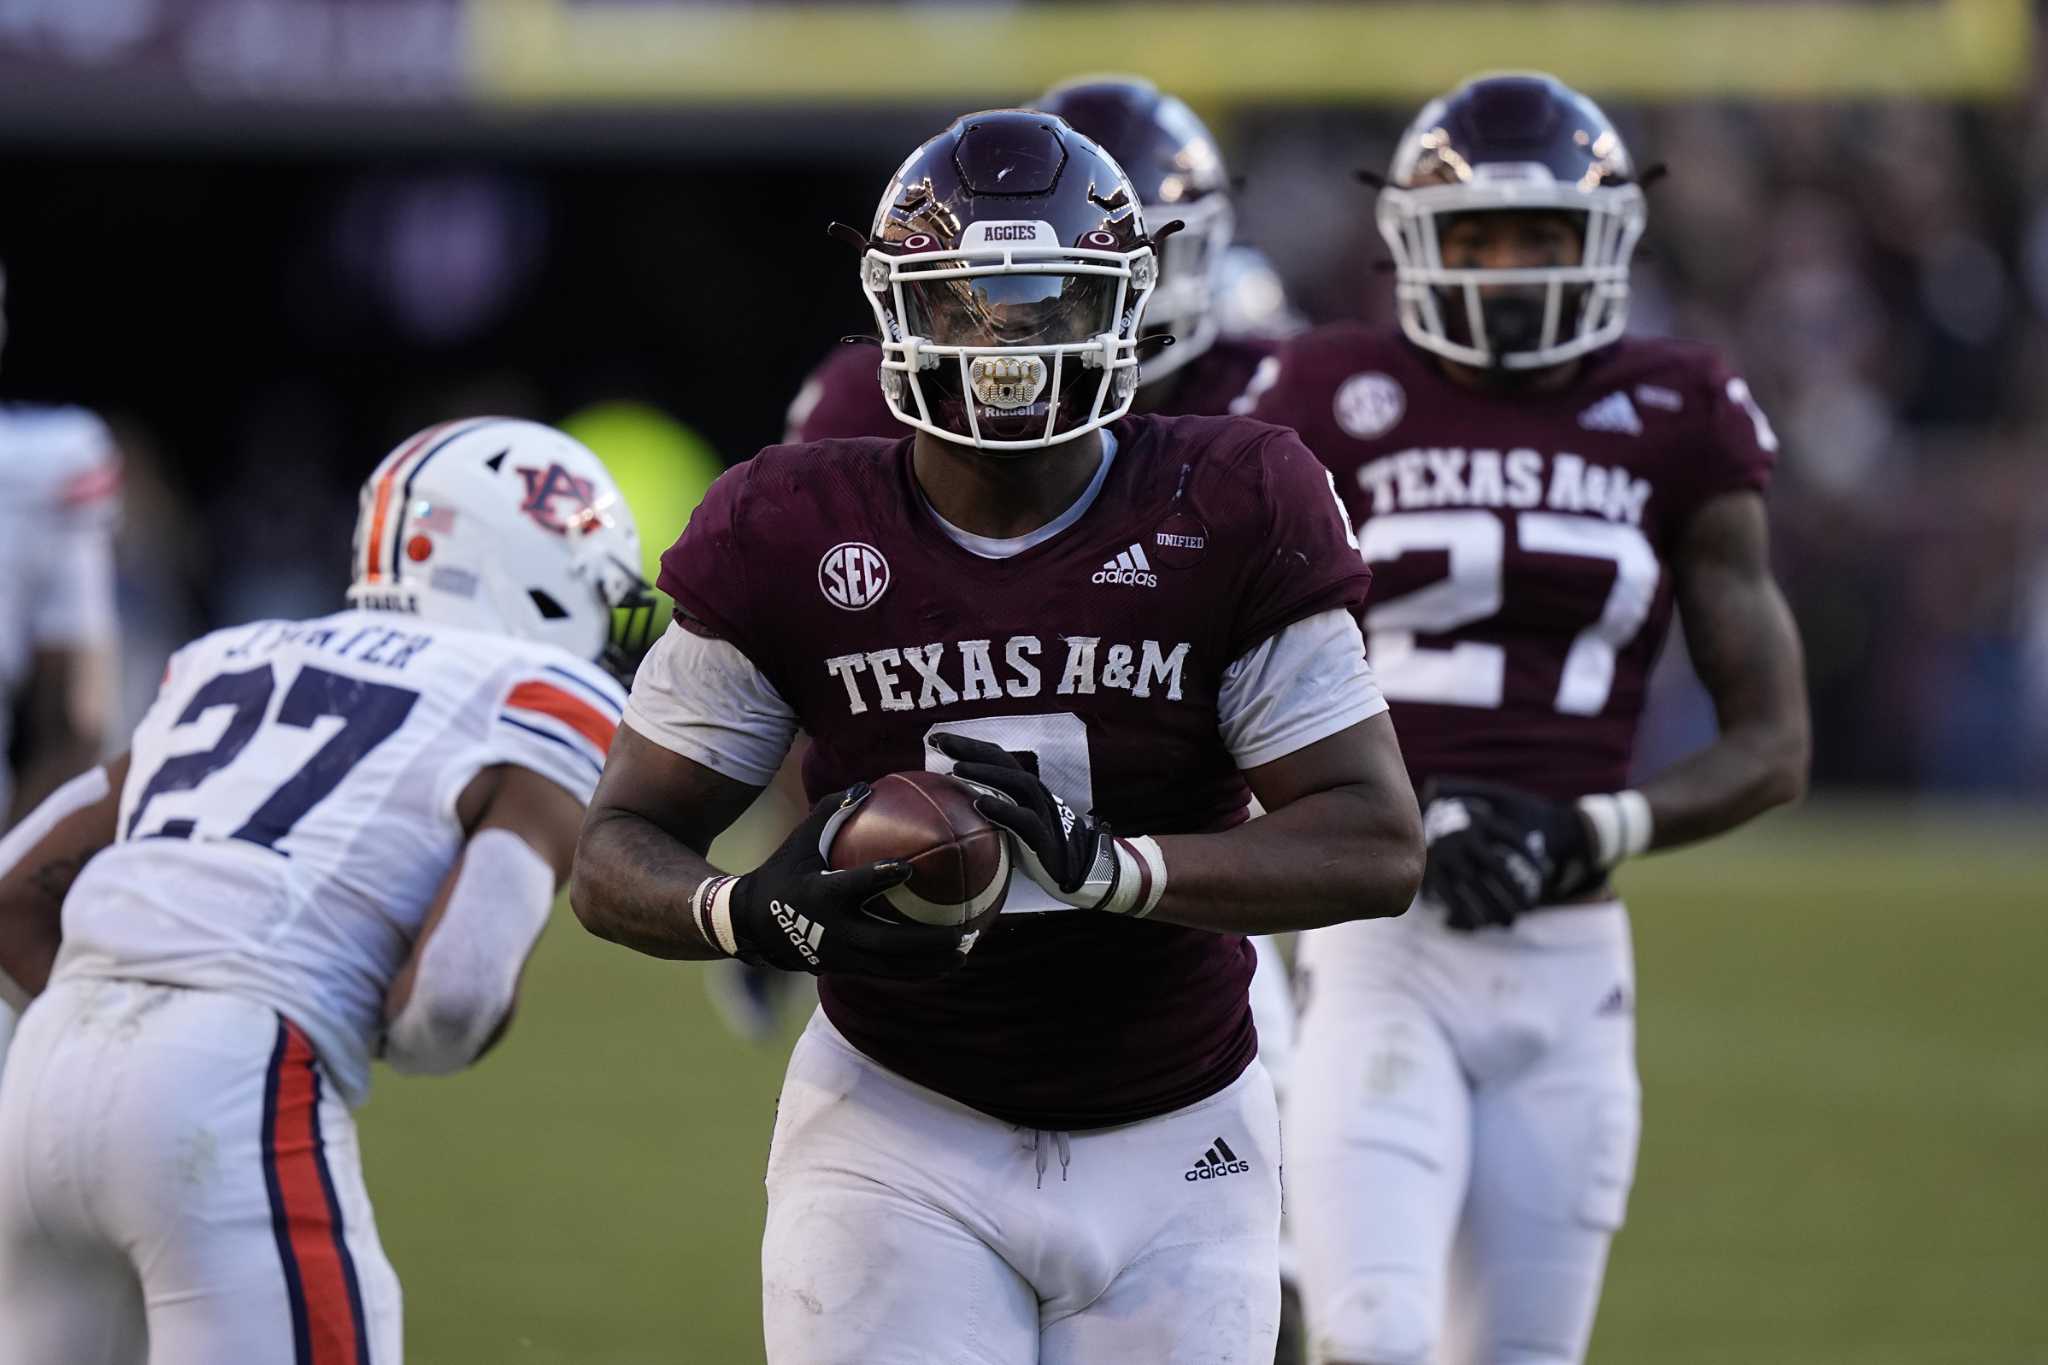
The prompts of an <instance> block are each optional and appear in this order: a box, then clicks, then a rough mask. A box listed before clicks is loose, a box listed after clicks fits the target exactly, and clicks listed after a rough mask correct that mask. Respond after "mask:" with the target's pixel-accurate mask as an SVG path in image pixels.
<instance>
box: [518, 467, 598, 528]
mask: <svg viewBox="0 0 2048 1365" xmlns="http://www.w3.org/2000/svg"><path fill="white" fill-rule="evenodd" d="M518 473H519V477H520V478H521V479H523V480H525V481H526V501H524V502H522V503H520V504H519V510H520V511H522V512H524V513H526V515H527V516H529V517H532V518H533V519H534V521H536V522H538V523H539V524H540V525H541V526H542V527H544V528H545V529H547V530H550V531H553V532H554V533H555V534H556V535H558V536H565V535H567V534H569V529H570V528H571V527H572V526H579V525H581V524H582V523H583V522H584V521H585V520H586V519H587V518H588V517H589V516H590V514H591V510H592V509H591V506H590V500H591V498H592V496H593V495H594V494H595V492H596V490H595V489H594V488H593V487H592V486H591V482H590V480H588V479H579V478H577V477H576V476H575V475H574V474H571V473H570V472H569V471H568V470H566V469H564V468H563V467H562V466H561V465H559V464H551V465H549V466H548V467H547V468H546V469H533V468H529V467H527V466H525V465H521V466H520V467H519V470H518ZM565 499H566V500H567V501H568V502H569V504H570V506H569V507H568V508H566V509H563V508H561V507H560V506H559V504H561V503H562V502H563V501H564V500H565ZM564 511H566V512H567V516H566V517H565V516H564V515H563V512H564Z"/></svg>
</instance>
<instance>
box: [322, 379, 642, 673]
mask: <svg viewBox="0 0 2048 1365" xmlns="http://www.w3.org/2000/svg"><path fill="white" fill-rule="evenodd" d="M353 556H354V558H353V560H352V563H353V565H354V582H353V583H351V584H350V585H349V590H348V600H349V604H350V605H351V606H355V607H366V608H371V609H376V610H384V611H406V612H413V613H416V614H418V615H420V616H423V617H426V618H427V619H428V620H430V621H440V622H445V623H446V624H448V625H451V626H461V627H465V628H467V629H470V630H482V631H491V632H495V633H498V634H503V635H514V636H518V637H519V638H521V639H527V640H538V641H541V642H542V643H545V644H550V645H555V646H558V647H559V648H562V649H565V650H567V651H569V652H570V653H571V654H574V655H576V656H577V657H579V658H584V659H590V660H593V661H598V662H602V663H604V664H605V666H606V667H608V668H610V669H611V670H612V671H613V672H614V673H617V674H620V675H621V676H624V677H630V676H631V668H632V667H633V666H634V665H636V664H637V663H638V655H639V654H640V653H641V652H644V650H645V648H646V645H647V643H648V642H649V640H650V639H651V638H652V631H653V627H654V622H653V619H652V618H653V603H652V599H651V597H650V595H649V593H648V591H647V583H646V580H645V579H643V578H641V577H640V572H639V565H640V533H639V531H638V530H637V529H636V528H635V526H634V525H633V513H632V511H631V509H630V508H628V507H627V506H626V500H625V498H624V496H623V495H621V494H620V492H619V488H618V485H617V484H616V483H614V482H613V481H612V476H611V474H610V473H609V472H608V471H607V470H606V469H605V467H604V462H603V461H601V460H599V459H598V458H597V456H596V455H594V454H592V453H591V451H590V450H589V448H588V447H586V446H585V445H583V443H582V442H580V441H577V440H576V439H574V438H573V437H570V436H567V435H565V434H563V433H562V432H559V431H557V430H555V429H554V428H553V427H550V426H544V425H542V424H541V423H539V422H525V421H520V420H518V419H516V418H510V417H472V418H468V419H466V420H463V421H456V422H443V423H440V424H439V425H437V426H431V427H428V428H427V429H426V430H425V431H422V432H419V433H418V434H416V435H414V436H411V437H409V438H408V439H406V440H404V441H401V442H400V443H399V444H398V447H397V448H396V449H394V450H393V451H392V452H391V453H390V454H389V455H386V456H385V457H384V459H383V460H382V461H381V462H379V464H378V465H377V469H376V472H374V473H373V474H371V475H370V477H369V479H368V481H366V482H365V483H364V484H363V491H362V497H361V502H360V507H359V510H358V511H357V513H356V534H355V542H354V550H353Z"/></svg>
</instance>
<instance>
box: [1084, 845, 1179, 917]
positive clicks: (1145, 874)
mask: <svg viewBox="0 0 2048 1365" xmlns="http://www.w3.org/2000/svg"><path fill="white" fill-rule="evenodd" d="M1110 843H1111V844H1112V845H1113V846H1114V847H1115V849H1116V890H1114V891H1112V892H1111V893H1110V896H1109V899H1108V900H1106V901H1104V902H1103V903H1102V905H1101V907H1100V908H1101V909H1104V910H1107V911H1109V913H1111V914H1112V915H1129V916H1130V917H1131V918H1132V919H1143V918H1145V916H1147V915H1149V914H1151V913H1152V909H1153V907H1154V906H1156V905H1158V904H1159V898H1160V897H1161V896H1163V895H1165V894H1166V854H1165V853H1164V852H1163V851H1162V850H1161V849H1160V847H1159V841H1158V840H1157V839H1154V838H1151V837H1150V836H1148V835H1143V834H1140V835H1138V836H1136V837H1135V838H1130V839H1126V838H1123V837H1122V836H1117V837H1115V838H1112V839H1111V840H1110Z"/></svg>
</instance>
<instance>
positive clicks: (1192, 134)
mask: <svg viewBox="0 0 2048 1365" xmlns="http://www.w3.org/2000/svg"><path fill="white" fill-rule="evenodd" d="M1036 107H1037V108H1038V109H1040V110H1041V111H1043V112H1045V113H1048V114H1057V115H1059V116H1060V117H1061V118H1063V119H1065V120H1066V121H1067V123H1068V124H1069V125H1070V126H1072V127H1073V128H1074V130H1075V131H1076V132H1079V133H1081V134H1082V135H1084V136H1086V137H1090V138H1093V139H1094V140H1095V141H1096V142H1098V143H1100V144H1101V145H1102V148H1103V150H1104V151H1106V152H1108V153H1109V154H1110V155H1111V156H1113V157H1115V158H1116V163H1117V165H1119V166H1122V167H1123V168H1124V174H1125V175H1127V176H1129V177H1130V179H1131V186H1132V188H1133V189H1135V190H1136V191H1137V192H1138V202H1139V204H1140V205H1141V206H1142V207H1143V209H1144V213H1145V217H1146V218H1147V219H1148V220H1150V221H1152V222H1155V223H1161V222H1165V221H1166V220H1167V219H1169V218H1178V219H1180V220H1181V222H1182V224H1183V226H1182V228H1181V230H1180V231H1179V232H1177V233H1174V234H1173V235H1172V236H1171V237H1170V238H1168V239H1167V240H1166V241H1165V242H1163V243H1162V244H1161V245H1160V248H1159V288H1158V290H1157V291H1156V292H1155V293H1154V294H1153V295H1152V302H1151V303H1150V304H1148V305H1147V306H1146V309H1145V331H1144V335H1145V336H1146V337H1152V336H1170V337H1172V338H1173V344H1172V345H1171V346H1169V347H1167V348H1166V349H1165V350H1163V351H1159V352H1157V353H1154V354H1149V355H1148V356H1147V358H1146V360H1145V367H1144V371H1143V373H1142V374H1141V375H1140V376H1139V381H1138V382H1139V383H1140V384H1150V383H1152V382H1153V381H1155V380H1158V379H1163V378H1165V377H1166V376H1167V375H1169V374H1172V373H1173V372H1174V371H1175V370H1178V369H1180V368H1181V367H1182V366H1183V365H1186V364H1187V363H1188V362H1189V361H1191V360H1193V359H1195V358H1196V357H1197V356H1199V355H1201V354H1202V352H1204V351H1206V350H1208V349H1209V347H1210V346H1211V345H1212V344H1214V342H1215V340H1216V335H1217V332H1218V331H1219V330H1220V329H1219V326H1218V318H1217V311H1218V310H1217V306H1216V305H1217V295H1218V294H1219V293H1220V292H1221V283H1222V271H1223V258H1224V254H1225V253H1226V252H1227V251H1229V249H1230V238H1231V234H1232V233H1233V232H1234V231H1235V229H1236V218H1235V215H1234V214H1233V213H1232V211H1231V205H1230V177H1229V175H1228V174H1226V173H1225V171H1224V169H1223V155H1222V153H1221V152H1219V151H1217V149H1216V139H1215V138H1214V137H1212V136H1210V134H1209V130H1208V128H1207V127H1206V126H1204V125H1203V123H1202V121H1201V120H1200V119H1199V118H1197V117H1195V111H1194V110H1192V109H1190V108H1188V107H1187V105H1185V104H1183V103H1182V102H1181V101H1179V100H1177V99H1175V98H1174V97H1173V96H1172V95H1168V94H1165V93H1164V92H1162V91H1161V90H1160V89H1159V87H1158V86H1156V85H1154V84H1152V82H1150V81H1148V80H1145V79H1144V78H1143V77H1140V76H1086V77H1082V78H1080V79H1078V80H1072V81H1065V82H1062V83H1061V84H1059V85H1055V86H1054V87H1053V88H1052V89H1050V90H1048V91H1046V92H1045V94H1044V95H1042V96H1040V97H1039V99H1038V102H1037V105H1036Z"/></svg>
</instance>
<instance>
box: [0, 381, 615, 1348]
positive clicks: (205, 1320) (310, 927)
mask: <svg viewBox="0 0 2048 1365" xmlns="http://www.w3.org/2000/svg"><path fill="white" fill-rule="evenodd" d="M354 554H355V582H354V584H353V586H352V587H351V588H350V589H349V594H348V596H349V603H350V605H349V608H348V609H347V610H345V611H342V612H338V613H336V614H334V615H332V616H327V617H322V618H319V619H316V620H310V621H264V622H258V623H256V624H253V625H246V626H239V627H235V628H232V629H228V630H222V631H216V632H214V633H213V634H211V635H207V636H205V637H203V638H201V639H199V640H197V641H195V642H193V643H192V644H190V645H188V646H186V647H185V648H184V649H182V650H180V651H179V652H178V653H177V654H176V655H174V656H173V657H172V660H171V663H170V668H169V670H168V672H167V673H166V675H165V678H164V682H163V686H162V689H161V691H160V692H159V694H158V696H157V699H156V702H155V704H154V705H153V706H152V707H151V708H150V710H149V712H148V714H147V715H146V716H145V717H144V718H143V721H142V723H141V725H140V726H139V727H138V728H137V730H136V732H135V735H134V738H133V741H132V744H131V746H130V748H129V750H128V752H127V753H125V754H123V755H121V756H120V757H119V758H116V759H114V760H113V761H112V762H110V763H108V764H107V765H106V766H105V767H104V768H94V769H91V770H90V771H89V772H88V773H87V774H86V775H85V776H83V777H80V778H77V779H74V780H73V781H72V782H71V783H69V784H67V785H66V786H65V787H63V788H61V789H60V790H59V791H58V792H57V793H56V794H54V795H53V796H52V797H51V798H50V800H48V801H47V802H45V803H44V804H43V806H42V807H40V808H39V809H38V810H37V811H36V812H35V814H33V815H32V816H31V817H30V818H29V819H28V820H27V821H26V822H25V823H24V825H23V827H22V828H21V829H20V830H18V831H16V832H15V833H14V834H12V835H10V836H9V837H8V838H7V839H6V840H5V841H0V988H4V989H9V990H12V991H14V992H16V993H17V995H29V996H34V997H35V1000H34V1003H33V1004H32V1005H31V1006H30V1007H29V1008H28V1010H27V1012H26V1014H25V1015H24V1016H23V1018H22V1023H21V1029H20V1035H19V1037H18V1038H17V1039H16V1042H15V1050H14V1057H13V1064H12V1066H11V1067H10V1069H9V1072H8V1074H7V1076H6V1078H5V1081H4V1084H0V1321H4V1322H5V1323H6V1324H7V1330H6V1331H5V1332H4V1333H0V1365H48V1363H49V1362H55V1361H63V1362H66V1363H67V1365H99V1363H100V1362H107V1363H108V1365H115V1363H116V1362H130V1361H140V1360H143V1359H145V1358H146V1359H147V1360H148V1361H150V1362H152V1365H202V1362H203V1363H204V1365H222V1363H223V1362H230V1361H232V1362H244V1361H246V1362H251V1363H252V1365H253V1363H255V1362H264V1365H269V1363H270V1362H287V1361H289V1362H296V1365H329V1363H330V1362H332V1363H333V1365H384V1362H392V1361H397V1360H398V1359H399V1358H400V1353H401V1349H402V1348H401V1337H400V1324H399V1290H398V1282H397V1279H396V1276H395V1275H394V1274H393V1272H392V1269H391V1266H390V1264H389V1262H388V1261H386V1259H385V1257H384V1254H383V1252H382V1250H381V1249H380V1248H379V1246H378V1241H377V1234H376V1228H375V1225H374V1222H373V1221H372V1217H371V1211H370V1204H369V1198H368V1195H367V1193H366V1192H365V1190H364V1186H363V1177H362V1171H361V1167H360V1163H359V1159H358V1156H357V1151H356V1141H355V1128H354V1124H353V1122H352V1120H351V1118H350V1111H351V1109H352V1108H353V1107H354V1106H356V1105H358V1104H360V1103H361V1102H362V1100H363V1099H364V1096H365V1093H366V1091H367V1090H368V1088H369V1084H370V1063H371V1059H372V1058H373V1057H374V1056H378V1055H381V1056H383V1057H384V1058H385V1059H386V1060H388V1061H389V1062H390V1063H391V1064H392V1065H394V1066H395V1067H397V1068H399V1069H401V1070H405V1071H411V1072H427V1073H443V1072H450V1071H454V1070H457V1069H459V1068H461V1067H464V1066H467V1065H469V1064H470V1063H472V1062H474V1061H475V1060H476V1059H477V1058H478V1057H479V1056H480V1055H481V1054H482V1053H483V1052H484V1051H485V1050H487V1049H488V1048H489V1046H490V1045H491V1044H492V1043H493V1042H494V1041H495V1040H496V1038H497V1037H498V1035H499V1034H500V1033H501V1032H502V1030H503V1029H504V1027H505V1025H506V1023H507V1021H508V1019H509V1017H510V1011H511V1008H512V1004H513V1000H514V993H515V989H516V985H517V982H518V979H519V974H520V971H521V968H522V967H523V965H524V963H525V961H526V958H527V955H528V953H529V952H530V951H531V950H532V947H533V944H534V942H535V941H536V939H537V938H538V937H539V934H540V931H541V928H542V926H543V924H544V923H545V922H546V919H547V915H548V910H549V907H550V905H551V904H552V903H553V900H554V896H555V892H556V889H557V888H558V887H559V886H560V885H561V883H562V882H563V880H564V879H565V878H566V876H567V875H568V870H569V859H570V854H571V851H572V849H573V847H574V844H575V838H576V831H577V827H578V825H579V823H580V821H581V818H582V813H583V806H584V804H585V802H586V801H587V800H588V799H589V796H590V793H591V790H592V787H593V786H594V784H595V782H596V780H597V776H598V773H599V771H600V769H601V767H602V763H603V759H604V755H605V751H606V749H607V747H608V745H609V743H610V740H611V735H612V730H613V727H614V725H615V724H616V723H617V721H618V718H619V716H620V714H621V711H622V709H623V706H624V702H625V697H624V694H623V692H622V691H621V689H620V687H619V684H618V682H617V681H616V680H615V679H614V677H613V676H612V675H611V674H610V672H608V671H607V669H606V668H605V667H603V666H601V664H602V663H603V662H605V661H607V660H609V661H611V662H613V663H618V662H620V661H622V659H623V657H624V656H625V654H626V653H627V652H628V651H629V649H630V647H631V645H632V644H633V643H634V639H633V638H631V637H635V636H644V634H645V630H646V624H647V621H646V618H647V616H648V615H649V614H650V613H649V612H648V611H646V610H645V606H646V594H645V585H644V583H643V581H642V580H641V579H640V577H639V575H638V572H637V566H638V565H639V563H640V550H639V537H638V535H637V533H636V531H635V529H634V526H633V522H632V519H631V517H630V515H629V514H628V513H627V511H626V508H625V507H624V505H623V503H622V502H621V500H620V499H619V498H618V496H617V492H616V489H615V487H614V485H613V484H612V481H611V478H610V476H609V475H608V474H607V473H606V471H605V469H604V467H603V465H602V464H601V463H599V461H598V459H597V457H596V456H594V455H592V454H591V453H590V452H589V451H588V450H586V449H585V448H584V447H583V446H581V445H580V444H578V443H577V442H575V441H573V440H571V439H570V438H569V437H567V436H565V435H563V434H562V433H560V432H557V431H555V430H553V429H552V428H549V427H544V426H539V425H537V424H534V423H529V422H517V421H508V420H504V419H499V418H480V419H473V420H470V421H465V422H455V423H449V424H445V425H442V426H438V427H433V428H429V429H428V430H427V431H424V432H422V433H420V434H419V435H418V436H416V437H414V438H413V439H411V440H409V441H407V442H405V443H404V444H403V445H401V446H400V447H398V449H396V450H395V451H393V452H392V453H391V455H390V456H388V457H387V458H386V459H385V460H384V461H383V463H382V464H381V465H380V466H379V467H378V469H377V471H376V473H375V474H374V475H373V476H372V477H371V479H370V481H369V483H368V484H367V485H366V486H365V487H364V489H363V494H362V508H361V514H360V517H359V520H358V522H357V528H356V538H355V550H354ZM621 608H626V609H628V610H624V611H620V610H618V609H621ZM60 903H61V919H60V913H59V907H60Z"/></svg>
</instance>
